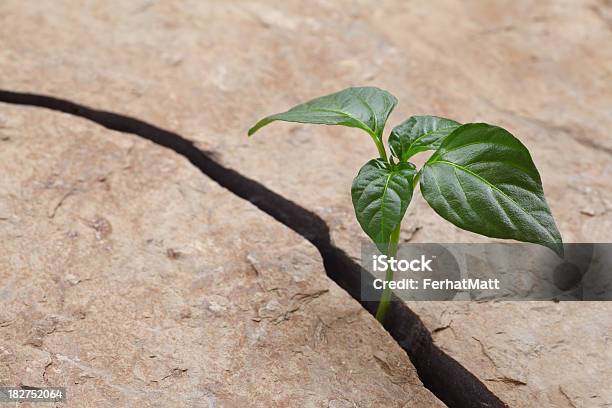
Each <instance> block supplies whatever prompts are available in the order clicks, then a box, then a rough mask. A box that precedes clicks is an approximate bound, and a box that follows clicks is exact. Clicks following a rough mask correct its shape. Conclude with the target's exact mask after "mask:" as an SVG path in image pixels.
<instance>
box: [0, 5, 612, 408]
mask: <svg viewBox="0 0 612 408" xmlns="http://www.w3.org/2000/svg"><path fill="white" fill-rule="evenodd" d="M119 3H120V4H119ZM610 10H611V6H610V3H609V1H605V0H588V1H584V2H573V1H567V2H561V1H541V2H537V4H534V2H530V1H517V2H512V4H509V3H504V4H501V3H499V4H496V3H488V2H470V3H465V2H460V1H440V2H403V1H397V0H385V1H380V2H348V1H335V2H328V1H323V0H320V1H314V2H311V3H309V5H308V6H305V5H304V3H303V2H297V1H286V2H282V4H279V3H278V2H272V1H261V2H251V1H248V2H246V1H245V2H226V1H207V2H191V3H182V4H181V5H179V4H178V3H174V4H171V3H155V2H148V1H144V2H129V3H128V2H99V3H97V4H93V5H91V4H90V5H89V6H88V7H87V8H83V9H76V8H74V7H70V6H69V5H68V2H66V3H64V4H63V5H62V4H61V3H58V2H45V3H42V2H37V4H36V7H33V6H31V5H28V4H25V3H23V2H18V1H4V2H2V4H0V45H1V46H0V87H2V88H11V89H15V90H23V91H32V92H41V93H50V94H54V95H58V96H62V97H65V98H68V99H73V100H76V101H79V102H82V103H87V104H90V105H92V106H94V107H96V108H100V109H107V110H111V111H119V112H122V113H127V114H131V115H134V116H137V117H139V118H141V119H143V120H148V121H151V122H153V123H155V124H157V125H160V126H163V127H166V128H169V129H172V130H175V131H177V132H179V133H181V134H182V135H184V136H185V137H188V138H190V139H193V140H195V141H197V143H198V144H199V146H200V147H201V148H203V149H205V150H208V151H212V152H213V153H214V154H215V157H216V158H217V159H218V160H220V161H221V162H223V163H224V164H225V165H227V166H231V167H233V168H236V169H237V170H238V171H240V172H242V173H245V174H248V175H249V176H250V177H253V178H255V179H257V180H259V181H261V182H262V183H264V184H266V185H267V186H269V187H270V188H272V189H273V190H274V191H277V192H278V193H280V194H283V195H284V196H285V197H287V198H289V199H292V200H294V201H296V202H297V203H299V204H300V205H302V206H304V207H306V208H309V209H312V210H314V211H316V212H317V213H318V214H320V215H321V216H322V217H323V218H324V219H325V220H326V221H327V223H328V225H329V226H330V228H331V230H332V237H333V239H334V242H335V243H336V244H337V245H338V246H339V247H341V248H343V249H344V250H345V251H347V252H348V253H350V254H351V255H353V256H355V257H358V255H359V241H360V239H362V238H363V237H365V236H364V235H363V233H362V232H361V230H360V228H359V226H358V225H357V223H356V222H355V220H354V217H353V210H352V206H351V203H350V196H349V186H350V182H351V180H352V178H353V176H354V175H355V173H356V171H357V169H358V168H359V167H360V166H361V165H362V164H363V163H364V162H365V161H367V159H369V158H370V157H371V156H372V155H373V154H375V149H374V147H373V146H372V145H371V142H370V140H369V138H368V137H367V135H365V134H361V133H360V132H359V131H357V130H354V129H347V128H337V127H321V126H319V127H308V126H300V125H294V124H275V125H273V126H270V127H269V128H266V129H265V130H263V131H261V134H259V133H258V134H257V135H256V136H255V137H254V138H252V139H251V140H247V139H246V137H245V134H246V130H247V128H248V127H249V126H250V125H251V124H252V123H254V121H256V120H257V119H259V118H260V117H261V116H264V115H267V114H269V113H273V112H277V111H281V110H284V109H286V108H287V107H289V106H291V105H293V104H296V103H298V102H301V101H304V100H305V99H308V98H311V97H314V96H318V95H320V94H324V93H326V92H332V91H336V90H338V89H342V88H344V87H346V86H351V85H376V86H380V87H382V88H385V89H388V90H389V91H391V92H392V93H393V94H395V95H396V96H398V98H399V100H400V104H399V106H398V107H397V109H396V111H395V113H394V114H393V115H392V117H391V119H390V124H391V125H393V124H395V123H397V122H399V121H401V120H403V119H405V118H406V117H408V116H410V115H412V114H437V115H440V116H447V117H451V118H453V119H456V120H459V121H478V120H484V121H487V122H490V123H498V124H500V125H502V126H504V127H506V128H507V129H509V130H510V131H511V132H513V133H514V134H515V135H516V136H518V137H519V138H520V139H521V140H522V141H523V142H524V143H525V144H526V145H527V146H529V148H530V150H531V151H532V154H533V157H534V160H535V162H536V164H537V166H538V168H539V169H540V172H541V174H542V178H543V182H544V189H545V192H546V196H547V198H548V201H549V203H550V206H551V209H552V212H553V214H554V216H555V218H556V220H557V222H558V224H559V229H560V231H561V233H562V235H563V237H564V239H565V240H566V241H567V242H581V241H584V242H605V241H609V240H610V232H609V231H610V228H612V216H611V214H612V212H611V210H612V183H611V181H610V180H612V177H611V176H612V165H611V161H610V156H611V154H612V138H611V137H610V133H609V129H610V128H611V127H612V116H611V115H612V111H611V110H610V106H611V105H612V96H611V95H612V80H611V79H612V78H611V77H612V63H611V61H612V48H611V47H610V46H609V41H610V35H611V25H610V24H611V23H610V22H611V21H612V20H611V19H610V15H611V11H610ZM422 160H423V159H422V158H421V159H419V161H420V162H422ZM417 197H418V194H417ZM0 211H6V209H2V208H1V207H0ZM0 216H1V214H0ZM402 234H403V237H404V239H406V240H412V241H415V242H427V241H446V242H473V241H485V240H486V239H485V238H482V237H479V236H477V235H475V234H471V233H468V232H465V231H460V230H458V229H457V228H455V227H453V226H452V225H450V224H448V223H447V222H445V221H443V220H441V219H440V218H439V217H438V216H437V215H436V214H435V213H433V211H432V210H430V209H429V208H428V206H427V205H426V203H425V202H424V201H423V200H422V199H420V198H416V199H415V200H414V201H413V203H412V204H411V207H410V209H409V211H408V215H407V218H406V221H405V224H404V228H403V233H402ZM411 306H412V307H413V308H414V309H415V310H416V311H417V312H418V313H419V314H420V315H421V316H423V319H424V321H425V322H426V324H427V325H429V326H430V327H431V328H439V327H442V326H444V325H446V324H447V323H445V322H444V321H443V319H442V320H440V317H439V313H437V310H438V308H444V310H447V311H446V314H448V315H452V316H453V322H454V323H453V332H452V333H454V337H451V336H450V335H449V334H448V333H446V332H447V331H442V332H440V333H439V334H440V335H436V337H435V338H436V341H437V342H438V344H439V345H440V346H442V347H443V348H445V349H447V350H449V352H450V353H451V355H453V356H454V357H455V358H457V359H458V360H459V361H460V362H461V363H462V364H464V365H466V366H468V367H469V368H470V369H471V370H472V371H473V372H474V373H475V374H476V375H478V376H479V377H480V378H483V379H485V381H486V379H487V378H494V379H495V378H497V377H500V378H501V377H503V376H504V375H507V374H504V373H508V372H509V373H511V369H512V367H511V365H512V364H519V363H520V364H521V367H522V368H521V369H522V370H524V372H525V373H527V374H528V375H527V374H526V375H525V376H523V377H521V378H523V380H521V379H519V381H525V382H527V384H526V385H520V384H518V383H517V384H514V383H512V382H509V383H508V382H500V381H498V380H493V381H487V385H488V386H489V387H490V388H491V389H493V390H494V391H496V392H498V393H499V394H500V397H501V398H502V399H506V400H507V401H513V402H514V403H515V405H517V406H520V405H521V404H523V405H533V404H535V403H534V401H537V402H538V403H539V405H542V406H546V405H548V404H550V402H549V401H554V402H555V403H557V404H559V406H561V407H563V406H564V405H563V404H565V406H567V407H571V406H572V404H574V405H575V406H581V404H582V401H589V403H593V404H599V405H603V406H605V404H611V403H612V401H610V397H609V396H608V397H607V398H606V397H605V395H604V394H603V391H604V390H605V389H606V388H607V382H606V374H607V372H606V368H609V367H610V365H611V364H610V357H609V354H606V353H605V351H607V350H609V340H606V338H605V337H603V336H602V335H601V333H599V332H598V331H597V330H590V328H591V327H592V326H593V325H594V326H595V327H599V328H606V327H609V326H610V325H611V324H612V322H611V320H610V319H612V318H611V317H610V316H611V313H610V311H611V310H610V308H611V307H610V306H608V305H606V304H600V305H597V306H596V308H595V306H593V305H591V304H577V305H569V304H561V305H552V304H545V303H539V304H527V303H525V304H502V305H496V306H490V305H482V306H481V305H473V306H472V305H466V304H455V305H452V304H444V305H437V306H436V305H428V304H413V305H411ZM475 308H478V315H477V316H476V314H475V313H474V310H475ZM591 310H593V313H590V311H591ZM606 310H608V312H607V313H606V312H605V311H606ZM532 314H533V316H534V319H535V318H536V316H537V319H541V320H540V321H541V324H538V325H532V326H528V327H529V328H528V329H523V327H527V326H524V324H523V323H522V322H524V321H525V319H528V317H529V316H531V315H532ZM514 321H516V324H513V322H514ZM500 322H507V324H506V325H505V335H504V336H496V335H495V333H496V332H497V331H499V325H500ZM513 327H515V328H513ZM565 327H568V328H572V330H568V331H567V332H571V333H572V335H571V336H569V337H566V338H565V337H564V338H563V341H564V342H565V344H566V348H559V347H554V346H553V345H554V344H555V342H556V341H557V340H556V339H555V338H553V337H550V336H551V332H559V333H565V332H566V331H565V329H564V328H565ZM449 333H450V332H449ZM472 337H476V338H478V339H479V340H480V341H481V342H482V344H483V347H484V350H487V349H488V348H493V349H496V350H514V351H513V352H515V353H516V354H515V357H514V358H513V359H506V360H503V359H498V360H496V363H495V364H496V365H497V366H498V367H496V370H499V373H495V372H492V371H491V370H492V369H491V367H490V364H492V363H490V362H489V361H488V359H487V357H486V355H485V354H484V352H482V350H481V349H480V348H478V347H473V344H472V343H473V342H474V340H473V339H472ZM526 338H531V339H538V341H541V342H543V344H542V348H541V353H542V356H541V358H540V359H541V360H542V361H550V362H551V364H553V363H554V364H555V366H556V367H557V369H555V370H552V371H551V372H550V373H549V372H548V371H546V370H547V368H546V367H542V366H541V365H540V363H539V362H538V361H540V360H539V359H535V358H531V357H530V356H529V352H528V351H526V350H525V351H522V352H521V347H518V346H516V347H515V346H514V344H519V343H521V342H525V341H527V340H526ZM534 341H535V340H534ZM545 342H551V344H550V345H548V344H545ZM464 344H471V345H470V346H469V347H468V346H466V347H463V346H462V345H464ZM584 344H590V345H592V346H589V347H583V345H584ZM597 359H603V360H604V361H607V363H604V364H603V365H600V364H598V363H597V362H596V360H597ZM574 361H582V362H587V361H588V362H589V364H588V366H589V368H588V370H587V369H585V370H579V369H575V368H574V366H573V362H574ZM478 362H482V363H481V364H480V363H478ZM585 364H586V363H585ZM504 365H507V366H506V367H504ZM508 370H510V371H508ZM500 373H501V374H500ZM547 373H549V374H547ZM508 375H511V374H508ZM608 377H609V374H608ZM509 378H513V377H509ZM587 382H590V383H591V390H595V394H597V395H599V397H598V398H599V400H597V399H594V400H595V402H593V401H591V400H589V399H588V398H590V396H591V394H590V393H589V392H591V391H588V392H587V391H586V390H585V388H584V387H582V386H581V385H580V384H585V383H587ZM608 388H609V387H608ZM560 390H563V391H560ZM564 395H565V396H567V398H566V399H564ZM519 399H520V401H519ZM536 405H537V404H536ZM586 406H588V403H587V405H586ZM595 406H597V405H595Z"/></svg>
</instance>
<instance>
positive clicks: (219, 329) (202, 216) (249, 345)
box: [0, 104, 443, 407]
mask: <svg viewBox="0 0 612 408" xmlns="http://www.w3.org/2000/svg"><path fill="white" fill-rule="evenodd" d="M0 119H1V120H3V121H5V122H4V123H6V126H5V127H3V128H2V129H1V130H0V132H1V133H2V135H4V136H6V137H7V139H6V140H4V141H2V142H0V143H1V145H0V172H1V173H2V174H3V177H2V178H0V202H2V205H3V208H5V212H4V216H3V219H2V220H1V221H0V252H1V253H2V254H3V256H2V257H1V258H0V280H1V281H2V282H3V284H2V288H1V289H0V384H2V385H27V386H38V387H40V386H64V387H66V388H67V390H68V391H67V392H68V403H67V404H66V406H71V407H85V406H88V407H89V406H92V407H93V406H96V407H134V406H138V407H170V406H176V407H184V406H193V407H246V406H249V407H251V406H252V407H327V406H338V407H339V406H359V407H370V406H385V407H387V406H388V407H405V406H419V407H432V406H443V405H442V404H441V403H440V402H439V401H438V400H437V399H436V398H435V397H434V396H433V395H431V394H430V393H429V391H427V390H426V389H425V388H424V387H423V386H422V385H421V383H420V381H419V379H418V377H417V376H416V373H415V369H414V368H413V366H412V365H411V363H410V361H409V360H408V357H407V356H406V354H405V352H404V351H403V350H402V349H401V348H399V346H398V345H397V344H396V343H395V342H394V341H393V339H391V338H390V336H389V335H388V334H387V333H386V332H385V331H384V330H383V329H382V328H381V326H380V325H378V323H377V322H376V321H375V320H374V319H373V318H372V317H371V316H370V315H369V314H368V313H367V312H365V311H364V310H363V308H362V307H361V306H360V305H359V304H358V303H357V302H356V301H355V300H353V299H351V298H350V297H349V296H348V295H347V294H346V293H345V292H344V291H342V290H341V289H339V288H338V287H337V286H336V285H335V284H334V283H333V282H331V281H330V280H329V279H328V278H327V277H326V275H325V272H324V270H323V266H322V262H321V259H320V256H319V254H318V252H317V251H316V249H315V248H314V247H312V246H311V245H310V244H308V243H307V242H306V241H305V240H304V239H303V238H302V237H300V236H298V235H296V234H295V233H293V232H291V231H290V230H288V229H287V228H285V227H283V226H281V225H280V224H279V223H277V222H275V221H274V220H273V219H271V218H270V217H269V216H267V215H265V214H264V213H262V212H261V211H259V210H258V209H256V208H255V207H254V206H252V205H251V204H249V203H247V202H245V201H244V200H241V199H239V198H237V197H235V196H234V195H232V194H231V193H229V192H228V191H227V190H224V189H222V188H220V187H219V186H218V185H217V184H215V183H214V182H212V181H210V180H209V179H207V177H205V176H204V175H202V174H201V173H200V172H199V171H198V170H197V169H195V168H194V167H193V166H192V165H191V164H190V163H189V162H187V161H186V160H185V159H184V158H182V157H180V156H178V155H176V154H175V153H174V152H172V151H170V150H167V149H163V148H161V147H159V146H156V145H153V144H152V143H150V142H147V141H143V140H141V139H139V138H137V137H135V136H132V135H126V134H121V133H117V132H113V131H109V130H106V129H104V128H101V127H99V126H98V125H95V124H92V123H91V122H89V121H86V120H83V119H78V118H74V117H72V116H69V115H65V114H60V113H56V112H50V111H46V110H42V109H37V108H31V107H14V106H10V105H6V104H0ZM380 355H383V356H385V359H384V360H382V362H381V360H380ZM342 404H344V405H342ZM347 404H348V405H347Z"/></svg>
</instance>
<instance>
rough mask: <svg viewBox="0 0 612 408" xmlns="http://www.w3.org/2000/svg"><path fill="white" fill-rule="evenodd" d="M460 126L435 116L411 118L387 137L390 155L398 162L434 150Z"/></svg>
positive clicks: (452, 121)
mask: <svg viewBox="0 0 612 408" xmlns="http://www.w3.org/2000/svg"><path fill="white" fill-rule="evenodd" d="M459 126H461V124H460V123H458V122H455V121H454V120H450V119H445V118H439V117H437V116H411V117H410V118H409V119H408V120H407V121H405V122H403V123H401V124H399V125H397V126H396V127H394V128H393V130H392V131H391V135H390V136H389V146H390V147H391V153H393V155H394V156H395V157H397V158H398V159H399V160H400V161H407V160H408V159H409V158H410V157H412V156H414V155H415V154H417V153H419V152H423V151H425V150H436V149H437V148H438V147H439V146H440V143H442V141H443V140H444V138H445V137H446V136H448V135H449V134H450V133H451V132H452V131H453V130H455V129H457V128H458V127H459Z"/></svg>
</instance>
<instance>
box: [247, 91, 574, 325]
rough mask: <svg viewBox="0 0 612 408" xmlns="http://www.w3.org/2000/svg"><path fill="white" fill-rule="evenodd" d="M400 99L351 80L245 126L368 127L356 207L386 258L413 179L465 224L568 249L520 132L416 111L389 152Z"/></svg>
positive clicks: (384, 302)
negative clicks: (371, 148)
mask: <svg viewBox="0 0 612 408" xmlns="http://www.w3.org/2000/svg"><path fill="white" fill-rule="evenodd" d="M396 104H397V99H396V98H395V97H394V96H393V95H391V94H390V93H388V92H386V91H383V90H382V89H378V88H373V87H360V88H348V89H345V90H343V91H340V92H337V93H333V94H331V95H327V96H323V97H320V98H317V99H313V100H311V101H309V102H306V103H304V104H301V105H298V106H295V107H293V108H291V109H289V110H288V111H287V112H283V113H278V114H275V115H271V116H268V117H266V118H264V119H262V120H260V121H259V122H257V124H255V126H253V127H252V128H251V129H249V136H251V135H252V134H253V133H255V132H256V131H257V130H259V129H260V128H262V127H263V126H266V125H267V124H269V123H271V122H274V121H277V120H280V121H286V122H299V123H315V124H324V125H343V126H349V127H354V128H358V129H361V130H363V131H365V132H366V133H367V134H368V135H369V136H370V138H371V139H372V141H373V142H374V144H375V146H376V149H377V151H378V155H377V157H376V158H373V159H371V160H370V161H368V162H367V163H365V164H364V165H363V167H362V168H361V169H360V170H359V172H358V173H357V176H356V177H355V179H354V180H353V185H352V187H351V196H352V199H353V207H354V208H355V215H356V216H357V221H358V222H359V225H361V228H362V229H363V231H364V232H365V233H366V234H367V235H368V236H369V237H370V239H371V240H372V241H373V242H374V243H375V244H376V246H377V248H378V249H379V250H380V251H381V253H383V254H384V255H387V256H389V257H394V256H395V255H396V252H397V245H398V243H399V239H400V226H401V222H402V218H403V217H404V214H405V213H406V209H407V208H408V205H409V204H410V201H411V199H412V195H413V192H414V189H415V187H416V185H417V183H418V184H419V186H420V190H421V193H422V194H423V197H424V198H425V200H426V201H427V203H429V205H430V206H431V207H432V208H433V209H434V211H435V212H437V213H438V214H439V215H440V216H441V217H442V218H444V219H446V220H448V221H450V222H452V223H453V224H455V225H456V226H458V227H459V228H462V229H464V230H468V231H472V232H475V233H477V234H481V235H485V236H488V237H492V238H503V239H514V240H517V241H524V242H531V243H536V244H540V245H544V246H547V247H548V248H550V249H552V250H553V251H555V252H556V253H557V254H558V255H559V256H563V243H562V240H561V235H560V234H559V231H558V230H557V226H556V225H555V221H554V219H553V216H552V214H551V212H550V209H549V208H548V204H547V203H546V199H545V198H544V191H543V189H542V181H541V179H540V174H539V173H538V170H537V169H536V167H535V165H534V163H533V160H532V159H531V155H530V154H529V151H528V150H527V148H526V147H525V146H524V145H523V144H522V143H521V142H520V141H519V140H518V139H517V138H515V137H514V136H513V135H512V134H510V133H509V132H508V131H507V130H505V129H502V128H501V127H498V126H494V125H489V124H486V123H465V124H461V123H458V122H455V121H454V120H450V119H444V118H440V117H436V116H412V117H410V118H409V119H408V120H406V121H405V122H403V123H401V124H399V125H398V126H396V127H395V128H393V130H392V131H391V134H390V135H389V137H388V140H387V144H388V146H389V153H390V155H388V153H387V150H386V149H385V145H384V143H383V130H384V127H385V123H386V121H387V118H388V117H389V114H390V113H391V111H392V110H393V108H394V107H395V105H396ZM428 150H431V151H433V152H434V153H433V154H432V155H431V157H430V158H429V159H428V160H427V162H426V163H425V164H424V165H423V167H422V168H421V169H419V170H418V171H417V169H416V167H415V165H414V164H412V163H410V161H409V160H410V158H411V157H412V156H414V155H415V154H416V153H419V152H424V151H428ZM392 279H393V272H391V273H389V272H387V276H386V280H387V281H390V280H392ZM391 297H392V293H391V290H390V289H389V288H388V286H386V287H385V289H384V290H383V293H382V295H381V299H380V302H379V305H378V310H377V312H376V318H377V319H378V320H379V321H380V322H381V323H384V320H385V316H386V313H387V310H388V308H389V303H390V301H391Z"/></svg>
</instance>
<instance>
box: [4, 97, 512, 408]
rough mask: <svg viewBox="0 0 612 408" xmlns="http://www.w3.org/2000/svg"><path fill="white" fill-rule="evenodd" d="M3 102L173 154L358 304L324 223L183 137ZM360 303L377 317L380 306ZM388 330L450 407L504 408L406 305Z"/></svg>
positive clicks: (133, 122) (129, 121) (85, 112)
mask: <svg viewBox="0 0 612 408" xmlns="http://www.w3.org/2000/svg"><path fill="white" fill-rule="evenodd" d="M0 102H5V103H11V104H16V105H27V106H38V107H41V108H47V109H51V110H55V111H60V112H64V113H68V114H71V115H75V116H79V117H82V118H85V119H89V120H91V121H93V122H95V123H97V124H99V125H101V126H104V127H105V128H108V129H111V130H116V131H119V132H124V133H131V134H134V135H137V136H140V137H142V138H144V139H148V140H150V141H152V142H154V143H156V144H158V145H160V146H164V147H167V148H169V149H172V150H174V151H175V152H176V153H178V154H180V155H182V156H184V157H185V158H187V159H188V160H189V161H190V162H191V163H192V164H193V165H194V166H196V167H197V168H198V169H200V171H201V172H202V173H204V174H205V175H206V176H208V177H210V178H211V179H213V180H214V181H216V182H217V183H218V184H219V185H221V186H223V187H225V188H226V189H228V190H230V191H231V192H232V193H234V194H236V195H237V196H239V197H241V198H243V199H245V200H248V201H250V202H251V203H253V204H254V205H255V206H257V207H258V208H259V209H260V210H262V211H264V212H265V213H267V214H269V215H270V216H272V217H273V218H274V219H276V220H277V221H279V222H281V223H283V224H284V225H286V226H287V227H289V228H291V229H292V230H293V231H295V232H297V233H298V234H300V235H301V236H303V237H304V238H306V239H307V240H308V241H310V242H311V243H312V244H313V245H314V246H315V247H316V248H317V249H318V250H319V252H320V253H321V256H322V258H323V263H324V266H325V270H326V272H327V275H328V276H329V277H330V278H331V279H332V280H334V281H335V282H336V283H337V284H338V285H339V286H340V287H341V288H343V289H344V290H346V291H347V292H348V293H349V294H350V295H351V296H352V297H353V298H355V299H357V300H358V301H360V293H361V282H360V279H361V278H360V276H361V267H360V266H359V265H358V264H357V263H356V262H355V261H353V260H352V259H351V258H350V257H348V256H347V254H346V253H344V251H342V250H341V249H339V248H337V247H335V246H334V245H333V244H332V243H331V240H330V235H329V228H328V227H327V224H326V223H325V221H323V219H321V217H319V216H318V215H317V214H315V213H313V212H311V211H309V210H307V209H305V208H303V207H300V206H299V205H297V204H296V203H294V202H293V201H291V200H288V199H286V198H284V197H282V196H280V195H279V194H277V193H275V192H274V191H271V190H269V189H268V188H267V187H265V186H264V185H262V184H260V183H258V182H257V181H255V180H252V179H250V178H248V177H245V176H243V175H242V174H240V173H238V172H236V171H235V170H232V169H228V168H226V167H224V166H222V165H221V164H219V163H217V162H216V161H214V160H213V159H212V158H211V155H210V154H207V153H206V152H204V151H202V150H200V149H198V148H197V147H196V146H195V145H194V144H193V142H191V141H189V140H187V139H185V138H184V137H182V136H181V135H179V134H177V133H174V132H171V131H168V130H164V129H161V128H159V127H157V126H154V125H151V124H149V123H146V122H143V121H141V120H138V119H135V118H132V117H129V116H125V115H120V114H116V113H112V112H106V111H101V110H95V109H92V108H89V107H87V106H83V105H79V104H77V103H74V102H70V101H67V100H64V99H59V98H54V97H51V96H45V95H37V94H31V93H20V92H11V91H4V90H0ZM369 276H370V278H372V279H373V277H372V276H371V275H369ZM360 303H361V304H362V305H363V307H364V308H366V309H367V310H368V312H370V313H371V314H374V312H375V310H376V307H377V302H361V301H360ZM385 328H386V329H387V330H388V332H389V333H390V334H391V336H392V337H393V338H394V339H395V340H396V341H397V342H398V343H399V345H400V346H401V347H402V348H403V349H404V350H405V351H406V353H407V354H408V356H409V357H410V360H411V361H412V363H413V364H414V366H415V367H416V369H417V373H418V375H419V378H420V379H421V381H422V382H423V384H424V385H425V387H427V388H428V389H429V390H430V391H431V392H432V393H433V394H435V395H436V396H437V397H438V398H439V399H440V400H442V401H443V402H444V403H445V404H447V405H448V406H449V407H460V408H463V407H470V408H472V407H474V408H476V407H505V406H506V405H505V404H504V403H503V402H501V401H500V400H499V398H497V397H496V396H495V395H494V394H493V393H491V391H489V390H488V389H487V387H486V386H485V385H484V384H483V383H482V382H480V381H479V380H478V378H476V377H475V376H474V375H473V374H472V373H470V372H469V371H468V370H466V369H465V368H464V367H463V366H461V365H460V364H459V363H458V362H457V361H455V360H454V359H453V358H451V357H450V356H448V355H446V354H445V353H444V352H442V351H441V350H440V349H438V348H437V347H436V346H435V345H434V343H433V340H432V338H431V334H430V333H429V331H428V330H427V329H426V328H425V326H424V325H423V323H422V322H421V320H420V319H419V318H418V316H417V315H416V314H415V313H414V312H413V311H412V310H410V309H409V308H408V307H407V306H406V305H405V304H404V303H403V302H401V301H396V302H393V303H392V306H391V313H389V317H388V318H387V322H386V324H385Z"/></svg>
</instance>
